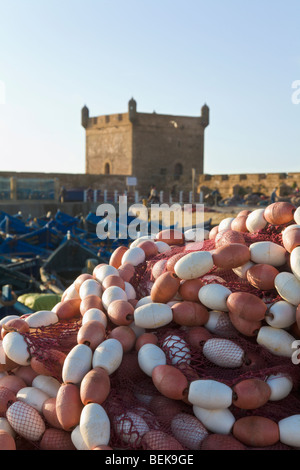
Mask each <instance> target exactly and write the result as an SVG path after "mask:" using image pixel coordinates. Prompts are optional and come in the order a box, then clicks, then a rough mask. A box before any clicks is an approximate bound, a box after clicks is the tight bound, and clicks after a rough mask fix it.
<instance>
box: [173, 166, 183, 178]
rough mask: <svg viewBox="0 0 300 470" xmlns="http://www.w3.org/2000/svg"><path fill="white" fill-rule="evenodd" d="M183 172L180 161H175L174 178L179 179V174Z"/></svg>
mask: <svg viewBox="0 0 300 470" xmlns="http://www.w3.org/2000/svg"><path fill="white" fill-rule="evenodd" d="M182 173H183V166H182V165H181V163H176V165H175V166H174V180H179V178H180V176H181V175H182Z"/></svg>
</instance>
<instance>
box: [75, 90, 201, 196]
mask: <svg viewBox="0 0 300 470" xmlns="http://www.w3.org/2000/svg"><path fill="white" fill-rule="evenodd" d="M81 123H82V126H83V127H84V128H85V131H86V173H88V174H102V175H103V174H106V175H107V176H108V184H109V175H125V176H135V177H136V178H137V181H138V187H137V189H139V190H140V191H145V188H147V191H148V188H149V186H150V185H151V184H156V186H157V189H165V190H174V191H176V190H179V189H182V190H190V189H191V179H192V169H195V171H196V175H197V176H198V175H200V174H203V169H204V165H203V163H204V130H205V128H206V127H207V126H208V125H209V108H208V106H207V105H206V104H205V105H204V106H203V107H202V108H201V115H200V116H198V117H189V116H173V115H164V114H157V113H155V112H153V113H140V112H138V111H137V103H136V101H135V100H134V99H133V98H131V100H130V101H129V102H128V112H127V113H121V114H110V115H102V116H98V117H90V116H89V110H88V108H87V107H86V106H85V107H84V108H83V109H82V119H81Z"/></svg>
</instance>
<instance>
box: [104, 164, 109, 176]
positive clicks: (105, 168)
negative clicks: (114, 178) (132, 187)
mask: <svg viewBox="0 0 300 470" xmlns="http://www.w3.org/2000/svg"><path fill="white" fill-rule="evenodd" d="M104 174H105V175H110V164H109V163H105V167H104Z"/></svg>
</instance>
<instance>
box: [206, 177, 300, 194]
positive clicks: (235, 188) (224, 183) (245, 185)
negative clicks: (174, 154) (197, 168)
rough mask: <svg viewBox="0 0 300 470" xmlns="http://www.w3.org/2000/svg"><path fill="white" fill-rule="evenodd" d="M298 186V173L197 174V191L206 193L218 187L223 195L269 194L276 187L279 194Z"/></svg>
mask: <svg viewBox="0 0 300 470" xmlns="http://www.w3.org/2000/svg"><path fill="white" fill-rule="evenodd" d="M297 186H300V173H242V174H232V175H209V174H203V175H199V179H198V192H200V191H203V192H204V193H208V192H210V191H211V190H213V189H216V188H217V189H219V191H220V193H221V195H222V196H223V197H230V196H234V195H238V194H240V193H241V192H262V193H264V194H266V195H270V194H271V192H272V191H273V189H274V188H276V187H277V188H278V193H279V194H280V196H285V195H287V194H289V193H290V192H291V191H292V190H293V189H294V188H295V187H297Z"/></svg>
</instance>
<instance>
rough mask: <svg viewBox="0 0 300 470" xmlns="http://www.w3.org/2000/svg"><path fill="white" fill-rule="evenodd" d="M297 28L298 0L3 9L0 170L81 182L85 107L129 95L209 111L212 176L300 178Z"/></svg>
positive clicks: (101, 108)
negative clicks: (74, 177)
mask: <svg viewBox="0 0 300 470" xmlns="http://www.w3.org/2000/svg"><path fill="white" fill-rule="evenodd" d="M299 18H300V1H299V0H285V1H281V0H280V1H279V0H251V1H249V0H207V1H203V0H185V1H183V0H180V1H179V0H114V1H113V0H9V1H7V0H0V85H1V84H2V85H3V84H4V85H5V104H0V163H1V165H0V170H2V171H10V170H13V171H45V172H67V173H69V172H70V173H84V171H85V134H84V129H83V128H82V127H81V125H80V112H81V108H82V106H83V105H84V104H86V105H87V106H88V107H89V109H90V114H91V115H92V116H96V115H101V114H110V113H119V112H126V111H127V105H128V101H129V99H130V98H131V97H132V96H133V97H134V98H135V99H136V101H137V108H138V111H141V112H150V113H151V112H153V111H154V110H155V111H156V112H157V113H162V114H174V115H187V116H198V115H199V114H200V109H201V106H202V105H203V104H204V103H207V104H208V105H209V107H210V111H211V123H210V126H209V127H208V128H207V130H206V136H205V164H204V171H205V172H206V173H211V174H218V173H256V172H267V173H271V172H278V171H280V172H300V145H299V140H300V139H299V137H300V104H293V103H292V94H293V92H294V91H295V90H293V89H292V83H293V82H294V81H296V80H300V23H299ZM0 92H1V90H0ZM298 96H299V98H300V93H299V95H298ZM0 99H1V93H0ZM299 101H300V99H299Z"/></svg>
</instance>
